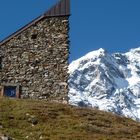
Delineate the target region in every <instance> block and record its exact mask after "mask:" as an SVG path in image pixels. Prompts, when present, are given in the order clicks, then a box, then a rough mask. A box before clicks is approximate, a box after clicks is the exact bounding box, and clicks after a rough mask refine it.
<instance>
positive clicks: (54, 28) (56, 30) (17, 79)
mask: <svg viewBox="0 0 140 140" xmlns="http://www.w3.org/2000/svg"><path fill="white" fill-rule="evenodd" d="M68 32H69V21H68V17H67V16H65V17H61V16H60V17H50V18H46V19H42V20H41V21H39V22H37V23H36V24H35V25H32V26H31V27H29V28H28V29H26V30H25V31H23V32H22V33H21V34H19V35H17V36H16V37H14V38H13V39H11V40H9V41H8V42H6V43H5V44H3V45H2V46H0V55H1V58H2V61H1V62H2V63H1V64H2V68H1V70H0V84H1V86H2V85H3V84H7V83H8V84H11V85H12V84H18V85H20V86H21V91H22V92H21V91H20V92H21V93H20V94H21V95H20V96H21V98H41V99H42V98H47V99H49V98H53V99H62V98H64V97H65V96H67V94H68V85H67V80H68V73H67V71H68V56H69V36H68Z"/></svg>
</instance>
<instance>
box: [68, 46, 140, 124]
mask: <svg viewBox="0 0 140 140" xmlns="http://www.w3.org/2000/svg"><path fill="white" fill-rule="evenodd" d="M69 75H70V76H69V80H68V83H69V94H68V96H69V104H72V105H76V106H81V107H93V108H97V109H99V110H104V111H109V112H113V113H115V114H118V115H122V116H125V117H128V118H132V119H134V120H136V121H140V47H138V48H134V49H131V50H130V51H129V52H126V53H113V54H110V53H108V52H107V51H106V50H104V49H102V48H100V49H99V50H95V51H92V52H89V53H88V54H86V55H85V56H83V57H81V58H79V59H77V60H75V61H73V62H71V64H70V65H69Z"/></svg>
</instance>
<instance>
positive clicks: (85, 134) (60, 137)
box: [0, 99, 140, 140]
mask: <svg viewBox="0 0 140 140" xmlns="http://www.w3.org/2000/svg"><path fill="white" fill-rule="evenodd" d="M32 123H34V124H35V125H34V126H33V125H32ZM0 125H1V126H2V127H3V128H0V134H7V135H8V136H10V137H12V138H15V139H16V140H26V139H28V140H39V139H42V140H129V139H130V140H133V139H135V140H140V123H137V122H134V121H132V120H130V119H126V118H122V117H118V116H116V115H112V114H111V113H106V112H102V111H98V110H93V109H84V108H76V107H73V106H68V105H64V104H59V103H48V102H45V101H33V100H14V99H11V100H9V99H0Z"/></svg>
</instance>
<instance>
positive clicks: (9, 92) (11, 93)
mask: <svg viewBox="0 0 140 140" xmlns="http://www.w3.org/2000/svg"><path fill="white" fill-rule="evenodd" d="M4 95H5V96H7V97H16V87H12V86H7V87H4Z"/></svg>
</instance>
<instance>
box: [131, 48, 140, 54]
mask: <svg viewBox="0 0 140 140" xmlns="http://www.w3.org/2000/svg"><path fill="white" fill-rule="evenodd" d="M130 52H131V53H134V54H140V47H138V48H133V49H131V50H130Z"/></svg>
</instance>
